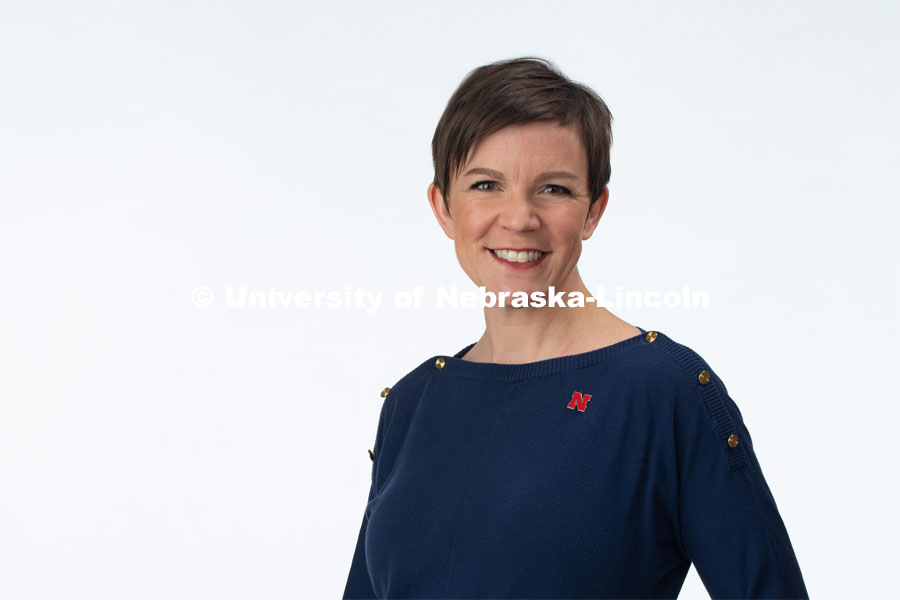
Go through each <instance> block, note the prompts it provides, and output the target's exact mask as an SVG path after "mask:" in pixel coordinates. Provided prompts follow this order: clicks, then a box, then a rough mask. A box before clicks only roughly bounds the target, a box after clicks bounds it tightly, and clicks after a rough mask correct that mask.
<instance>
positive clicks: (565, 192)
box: [547, 183, 572, 196]
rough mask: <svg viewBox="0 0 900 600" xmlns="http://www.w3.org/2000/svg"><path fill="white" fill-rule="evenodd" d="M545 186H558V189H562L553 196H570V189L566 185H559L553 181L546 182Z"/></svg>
mask: <svg viewBox="0 0 900 600" xmlns="http://www.w3.org/2000/svg"><path fill="white" fill-rule="evenodd" d="M547 187H548V188H559V189H560V190H562V191H561V192H559V193H557V194H553V195H554V196H571V195H572V190H570V189H569V188H567V187H563V186H561V185H556V184H555V183H550V184H547Z"/></svg>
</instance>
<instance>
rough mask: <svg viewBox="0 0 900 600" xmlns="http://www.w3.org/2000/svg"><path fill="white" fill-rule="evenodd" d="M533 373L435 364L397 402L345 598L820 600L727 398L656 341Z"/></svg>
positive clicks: (710, 378) (532, 366)
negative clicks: (687, 589)
mask: <svg viewBox="0 0 900 600" xmlns="http://www.w3.org/2000/svg"><path fill="white" fill-rule="evenodd" d="M641 332H642V333H641V334H640V335H637V336H635V337H632V338H630V339H627V340H624V341H622V342H619V343H616V344H613V345H611V346H606V347H604V348H600V349H597V350H594V351H591V352H586V353H582V354H576V355H571V356H563V357H559V358H552V359H548V360H542V361H539V362H533V363H526V364H515V365H511V364H498V363H478V362H472V361H467V360H462V359H461V358H459V357H461V356H463V355H464V354H465V353H466V352H467V351H468V350H469V348H471V347H472V346H473V345H474V344H470V345H469V346H467V347H466V348H464V349H463V350H461V351H460V352H459V353H457V354H456V355H455V356H435V357H432V358H429V359H428V360H426V361H425V362H423V363H422V364H421V365H419V366H418V367H416V368H415V369H414V370H413V371H412V372H410V373H409V374H407V375H406V376H405V377H403V378H402V379H401V380H400V381H399V382H397V383H396V384H395V385H394V386H393V387H391V388H390V390H389V392H388V393H387V396H386V397H385V400H384V403H383V406H382V410H381V416H380V417H379V422H378V429H377V432H376V435H375V446H374V455H371V456H372V457H373V464H372V484H371V488H370V490H369V501H368V504H367V505H366V508H365V513H364V516H363V519H362V525H361V527H360V530H359V537H358V541H357V545H356V551H355V554H354V556H353V561H352V563H351V566H350V573H349V576H348V578H347V583H346V587H345V590H344V595H343V597H344V598H345V599H349V598H675V597H676V596H678V593H679V591H680V590H681V586H682V584H683V583H684V579H685V576H686V575H687V572H688V569H689V568H690V565H691V563H692V562H693V564H694V565H695V566H696V568H697V572H698V574H699V575H700V579H701V580H702V581H703V584H704V585H705V586H706V589H707V591H708V592H709V594H710V596H711V597H713V598H808V595H807V592H806V587H805V585H804V582H803V577H802V575H801V573H800V567H799V565H798V563H797V559H796V556H795V554H794V551H793V548H792V546H791V542H790V539H789V538H788V533H787V530H786V529H785V526H784V523H783V521H782V519H781V516H780V514H779V512H778V509H777V507H776V505H775V500H774V498H773V497H772V494H771V492H770V491H769V487H768V485H767V484H766V481H765V478H764V477H763V473H762V470H761V469H760V465H759V462H758V461H757V458H756V455H755V454H754V451H753V442H752V440H751V439H750V433H749V431H748V430H747V427H746V426H745V424H744V422H743V417H742V416H741V412H740V410H739V409H738V407H737V405H736V404H735V403H734V401H733V400H732V399H731V398H730V397H729V394H728V391H727V390H726V389H725V385H724V384H723V383H722V381H721V380H720V379H719V378H718V377H717V376H716V374H715V372H714V371H713V370H712V368H710V366H709V365H708V364H707V363H706V362H705V361H704V360H703V359H702V358H701V357H700V356H699V355H698V354H697V353H696V352H694V351H693V350H691V349H690V348H688V347H686V346H683V345H681V344H679V343H677V342H675V341H673V340H672V339H671V338H669V337H668V336H666V335H664V334H663V333H659V332H653V331H651V332H648V331H646V330H644V329H642V328H641Z"/></svg>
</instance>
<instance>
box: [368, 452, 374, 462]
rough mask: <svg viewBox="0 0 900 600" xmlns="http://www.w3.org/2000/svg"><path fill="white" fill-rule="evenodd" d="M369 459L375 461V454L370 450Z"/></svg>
mask: <svg viewBox="0 0 900 600" xmlns="http://www.w3.org/2000/svg"><path fill="white" fill-rule="evenodd" d="M369 458H371V459H372V460H375V453H374V452H372V451H371V450H369Z"/></svg>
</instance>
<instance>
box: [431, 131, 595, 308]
mask: <svg viewBox="0 0 900 600" xmlns="http://www.w3.org/2000/svg"><path fill="white" fill-rule="evenodd" d="M587 168H588V165H587V155H586V154H585V151H584V148H583V147H582V144H581V140H580V138H579V136H578V132H577V130H576V129H575V128H574V127H573V126H567V127H561V126H559V125H557V124H555V123H547V122H536V123H527V124H524V125H511V126H509V127H505V128H504V129H501V130H500V131H497V132H495V133H493V134H492V135H490V136H488V137H486V138H484V139H483V140H482V141H481V142H480V143H479V144H478V145H476V146H475V147H474V148H473V151H472V152H470V155H469V159H468V161H467V162H466V163H465V164H464V165H463V167H462V168H461V169H460V171H459V174H458V175H457V177H456V178H454V179H453V180H452V181H451V183H450V194H449V198H450V200H449V205H450V206H449V212H448V210H447V208H446V207H445V205H444V199H443V196H442V194H441V193H440V191H439V190H438V189H437V186H435V185H434V184H433V183H432V184H431V185H430V186H429V188H428V196H429V201H430V202H431V207H432V209H433V210H434V213H435V216H436V217H437V219H438V222H439V223H440V225H441V228H442V229H443V230H444V232H445V233H446V234H447V236H448V237H449V238H450V239H452V240H453V241H454V242H455V246H456V256H457V258H458V259H459V264H460V265H461V266H462V268H463V270H464V271H465V272H466V274H467V275H468V276H469V277H470V278H471V279H472V281H473V282H474V283H475V285H478V286H485V288H486V289H487V290H488V291H492V292H500V291H509V292H516V291H524V292H527V293H531V292H533V291H538V290H540V291H546V290H547V289H548V288H549V286H551V285H552V286H554V287H555V288H556V290H557V291H560V290H571V289H574V287H575V284H576V282H577V271H576V264H577V262H578V258H579V257H580V256H581V242H582V241H583V240H586V239H588V238H589V237H591V234H592V233H593V232H594V229H595V228H596V226H597V223H598V222H599V220H600V216H601V215H602V214H603V210H604V208H605V207H606V201H607V198H608V195H609V191H608V190H604V192H603V194H602V195H601V196H600V197H599V198H598V199H597V201H596V202H595V203H594V206H593V207H590V210H589V204H590V193H589V189H588V179H587V177H588V173H587Z"/></svg>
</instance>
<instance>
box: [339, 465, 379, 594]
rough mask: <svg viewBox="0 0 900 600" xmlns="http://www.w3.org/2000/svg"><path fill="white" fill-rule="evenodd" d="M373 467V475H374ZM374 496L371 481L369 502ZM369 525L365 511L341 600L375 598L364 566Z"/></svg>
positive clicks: (373, 483) (373, 486)
mask: <svg viewBox="0 0 900 600" xmlns="http://www.w3.org/2000/svg"><path fill="white" fill-rule="evenodd" d="M374 467H375V465H374V464H373V465H372V468H373V474H374ZM374 495H375V480H374V476H373V479H372V485H371V486H370V487H369V501H371V500H372V497H373V496H374ZM368 524H369V513H368V511H365V512H364V514H363V519H362V525H360V527H359V536H358V538H357V540H356V551H355V552H354V553H353V562H351V563H350V574H349V575H348V576H347V583H346V585H345V586H344V595H343V600H351V599H362V598H365V599H371V598H377V596H376V595H375V590H373V589H372V581H371V579H370V578H369V568H368V566H367V565H366V527H367V526H368Z"/></svg>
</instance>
